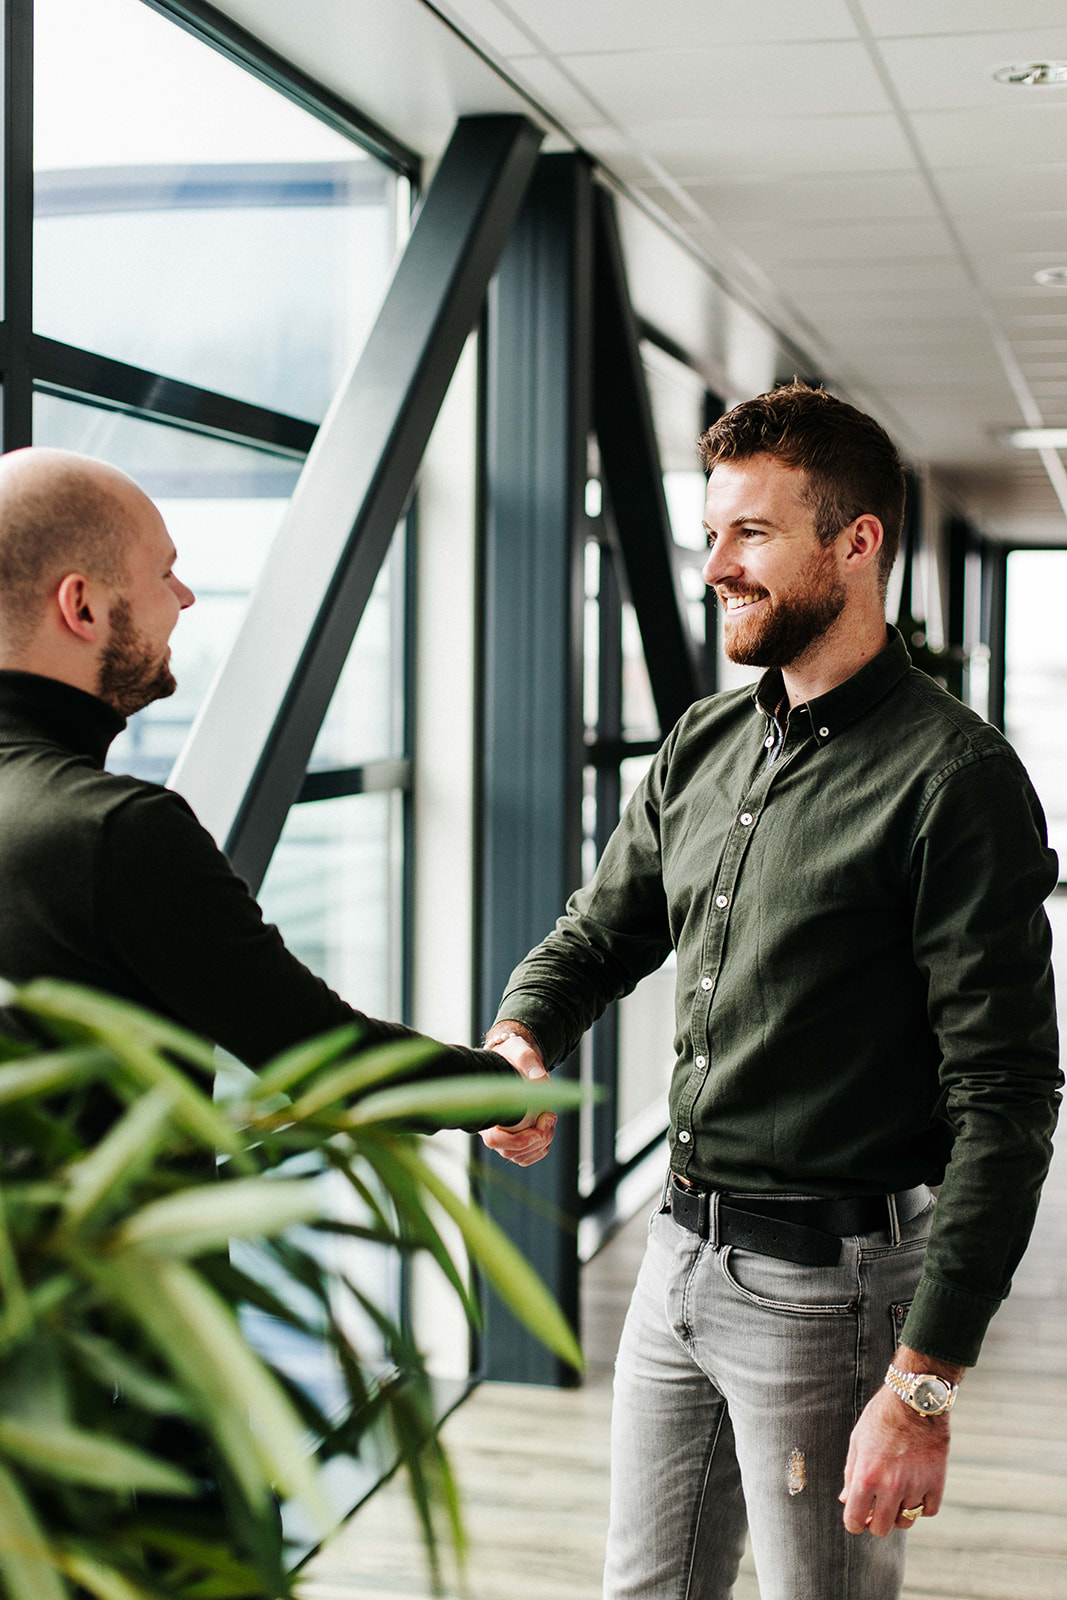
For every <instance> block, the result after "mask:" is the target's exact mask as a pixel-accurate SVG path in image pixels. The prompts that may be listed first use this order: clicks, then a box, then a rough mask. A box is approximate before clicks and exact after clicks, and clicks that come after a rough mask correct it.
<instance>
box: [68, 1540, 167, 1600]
mask: <svg viewBox="0 0 1067 1600" xmlns="http://www.w3.org/2000/svg"><path fill="white" fill-rule="evenodd" d="M60 1564H61V1566H62V1568H63V1571H64V1572H65V1573H66V1574H67V1576H68V1577H70V1578H73V1579H74V1581H75V1583H77V1584H80V1585H81V1587H82V1588H83V1589H87V1590H88V1591H89V1593H90V1594H92V1595H95V1596H96V1600H157V1595H158V1591H157V1594H155V1595H154V1594H150V1593H149V1591H148V1590H147V1589H142V1588H141V1587H140V1585H139V1584H136V1583H131V1582H130V1580H129V1578H127V1577H126V1576H125V1574H124V1573H121V1572H118V1571H116V1569H115V1568H114V1567H105V1566H104V1564H103V1563H102V1562H100V1561H96V1560H94V1559H93V1557H92V1556H88V1555H84V1554H77V1553H74V1552H69V1551H68V1552H67V1553H66V1554H65V1555H63V1556H62V1557H60Z"/></svg>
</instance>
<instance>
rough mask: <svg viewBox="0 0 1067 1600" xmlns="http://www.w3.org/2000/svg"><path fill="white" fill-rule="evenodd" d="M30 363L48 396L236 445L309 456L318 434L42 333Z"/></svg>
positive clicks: (292, 420) (303, 424)
mask: <svg viewBox="0 0 1067 1600" xmlns="http://www.w3.org/2000/svg"><path fill="white" fill-rule="evenodd" d="M29 360H30V372H31V376H32V379H33V380H34V382H35V383H36V386H37V387H38V388H40V389H43V390H46V391H47V392H48V393H51V394H58V395H60V396H61V398H63V399H75V400H81V401H83V402H85V403H86V404H88V405H101V406H103V407H105V409H108V410H117V411H131V412H136V414H137V415H138V416H143V417H151V418H152V419H153V420H155V421H158V422H164V423H166V422H170V423H173V424H175V425H177V426H182V427H188V428H191V429H194V430H196V431H198V432H204V433H211V434H214V435H215V436H219V435H222V436H225V437H227V438H230V439H233V440H234V441H235V442H236V443H238V444H251V445H255V444H262V445H266V446H268V447H269V448H271V449H272V450H282V451H287V452H289V453H290V454H292V455H298V456H306V455H307V453H308V451H309V450H310V449H311V446H312V444H313V443H314V442H315V435H316V433H317V432H318V425H317V424H316V423H314V422H308V421H307V420H306V419H305V418H303V417H293V416H289V415H287V414H286V413H285V412H284V411H271V410H270V409H269V408H268V407H266V406H257V405H254V404H253V403H252V402H251V401H248V400H238V399H235V398H234V396H233V395H228V394H221V393H219V392H218V391H217V390H214V389H201V388H199V387H198V386H197V385H196V384H192V383H182V382H180V381H179V380H178V379H177V378H167V377H164V376H163V375H162V374H161V373H158V372H152V371H150V370H148V369H146V368H144V367H135V366H131V365H130V364H129V363H128V362H125V361H115V360H113V359H112V358H111V357H110V356H102V355H97V354H95V353H94V352H93V351H91V350H82V349H79V348H78V347H77V346H76V345H69V344H63V343H61V342H60V341H59V340H58V339H46V338H44V337H42V336H41V335H40V334H35V335H32V336H31V338H30V340H29Z"/></svg>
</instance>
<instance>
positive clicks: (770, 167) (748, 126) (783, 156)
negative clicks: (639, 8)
mask: <svg viewBox="0 0 1067 1600" xmlns="http://www.w3.org/2000/svg"><path fill="white" fill-rule="evenodd" d="M637 132H638V134H639V137H640V140H641V143H642V144H643V145H644V146H645V147H646V148H647V149H648V151H649V153H650V154H651V155H654V156H655V157H656V158H657V159H658V160H660V161H662V162H663V164H664V166H665V167H666V168H667V170H668V171H669V172H670V173H671V174H672V176H674V177H675V178H679V179H682V180H688V181H691V182H692V181H697V180H699V179H701V178H708V179H714V178H719V177H730V178H731V179H733V180H735V181H738V180H740V179H742V178H746V177H750V176H753V177H757V178H758V177H766V176H768V175H770V176H774V177H776V178H778V179H781V177H782V176H783V174H787V173H800V174H805V175H807V174H811V173H819V172H823V173H826V172H844V173H847V172H866V171H871V172H879V173H880V172H883V171H885V170H886V169H887V168H888V169H902V170H905V171H907V170H910V169H911V168H912V167H913V166H914V162H913V159H912V155H911V151H910V150H909V148H908V145H907V143H906V141H905V139H904V136H903V135H902V133H901V131H900V127H899V125H898V123H897V119H896V118H895V117H894V116H864V117H758V118H755V119H748V120H746V119H744V118H739V117H708V118H705V119H703V120H697V119H695V118H694V119H687V120H685V121H670V122H646V123H644V124H643V125H642V126H641V128H640V129H639V130H637Z"/></svg>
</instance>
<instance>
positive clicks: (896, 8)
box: [860, 0, 1063, 39]
mask: <svg viewBox="0 0 1067 1600" xmlns="http://www.w3.org/2000/svg"><path fill="white" fill-rule="evenodd" d="M860 4H861V6H862V7H863V10H864V13H865V14H866V17H867V21H868V22H869V23H870V25H871V28H872V29H873V30H874V32H875V34H876V35H877V36H878V37H879V38H880V39H890V38H893V37H901V36H903V35H907V34H913V33H917V34H931V33H976V32H978V31H979V30H981V31H982V32H983V33H985V32H992V31H994V30H995V29H1003V30H1004V31H1005V32H1012V31H1014V30H1016V29H1019V28H1055V27H1057V26H1059V25H1061V24H1062V22H1063V0H860Z"/></svg>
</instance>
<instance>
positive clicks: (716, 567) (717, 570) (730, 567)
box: [700, 537, 743, 589]
mask: <svg viewBox="0 0 1067 1600" xmlns="http://www.w3.org/2000/svg"><path fill="white" fill-rule="evenodd" d="M742 571H743V567H742V564H741V561H740V560H739V558H738V550H737V546H736V544H735V543H734V541H733V540H732V539H730V538H727V537H721V538H718V539H716V540H715V543H714V544H713V545H712V547H711V549H710V550H709V551H708V559H707V560H706V561H705V563H704V565H703V567H702V569H701V573H700V576H701V577H702V578H703V580H704V582H705V583H706V584H707V586H708V588H709V589H712V588H714V586H715V585H716V584H717V583H722V581H723V579H724V578H739V577H740V576H741V573H742Z"/></svg>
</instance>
